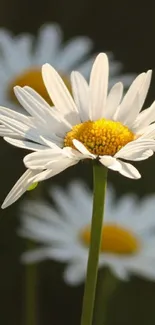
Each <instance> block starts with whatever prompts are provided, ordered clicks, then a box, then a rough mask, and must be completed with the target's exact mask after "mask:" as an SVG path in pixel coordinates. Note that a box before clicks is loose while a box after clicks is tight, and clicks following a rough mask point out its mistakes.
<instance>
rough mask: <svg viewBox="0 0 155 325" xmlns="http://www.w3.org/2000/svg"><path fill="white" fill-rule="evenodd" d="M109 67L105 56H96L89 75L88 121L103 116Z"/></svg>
mask: <svg viewBox="0 0 155 325" xmlns="http://www.w3.org/2000/svg"><path fill="white" fill-rule="evenodd" d="M108 76H109V65H108V59H107V56H106V54H104V53H101V54H99V55H98V56H97V58H96V60H95V62H94V64H93V67H92V71H91V75H90V103H89V105H90V108H89V110H90V113H89V115H90V119H91V120H97V119H99V118H101V117H102V116H104V109H105V104H106V99H107V91H108Z"/></svg>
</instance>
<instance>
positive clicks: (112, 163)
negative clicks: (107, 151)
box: [99, 156, 141, 179]
mask: <svg viewBox="0 0 155 325" xmlns="http://www.w3.org/2000/svg"><path fill="white" fill-rule="evenodd" d="M99 161H100V162H101V164H103V165H104V166H106V167H107V168H110V169H112V170H115V171H118V172H119V173H120V174H122V175H124V176H126V177H128V178H133V179H138V178H140V177H141V175H140V174H139V172H138V170H137V169H136V168H135V167H134V166H132V165H131V164H129V163H126V162H123V161H120V160H118V159H116V158H114V157H110V156H100V159H99Z"/></svg>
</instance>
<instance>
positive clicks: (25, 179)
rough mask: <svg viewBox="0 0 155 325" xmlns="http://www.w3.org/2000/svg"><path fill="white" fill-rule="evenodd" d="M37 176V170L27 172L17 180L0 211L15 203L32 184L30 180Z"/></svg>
mask: <svg viewBox="0 0 155 325" xmlns="http://www.w3.org/2000/svg"><path fill="white" fill-rule="evenodd" d="M37 174H38V171H37V170H34V171H32V170H29V169H28V170H27V171H26V172H25V173H24V174H23V175H22V176H21V178H20V179H19V180H18V182H17V183H16V184H15V185H14V187H13V188H12V190H11V191H10V192H9V194H8V195H7V197H6V199H5V201H4V202H3V204H2V209H4V208H6V207H8V206H9V205H11V204H12V203H14V202H15V201H17V200H18V199H19V198H20V197H21V196H22V194H23V193H24V192H25V191H26V190H27V189H28V187H29V186H30V185H31V184H32V182H31V178H32V177H34V176H35V175H37Z"/></svg>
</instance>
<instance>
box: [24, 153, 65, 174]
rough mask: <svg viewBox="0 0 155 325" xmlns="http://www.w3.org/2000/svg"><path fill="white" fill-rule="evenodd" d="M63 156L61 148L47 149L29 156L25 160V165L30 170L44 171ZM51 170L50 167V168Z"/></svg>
mask: <svg viewBox="0 0 155 325" xmlns="http://www.w3.org/2000/svg"><path fill="white" fill-rule="evenodd" d="M61 156H62V153H61V149H60V148H53V149H47V150H45V151H37V152H33V153H30V154H28V155H27V156H25V158H24V164H25V166H26V167H27V168H30V169H44V168H46V165H47V164H48V163H49V162H51V161H55V160H56V161H57V160H58V159H60V158H61ZM49 168H50V167H49Z"/></svg>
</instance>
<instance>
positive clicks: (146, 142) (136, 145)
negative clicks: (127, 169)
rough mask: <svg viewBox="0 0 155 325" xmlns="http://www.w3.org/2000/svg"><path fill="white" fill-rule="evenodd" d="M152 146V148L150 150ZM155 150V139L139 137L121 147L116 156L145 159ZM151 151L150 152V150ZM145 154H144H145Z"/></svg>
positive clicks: (127, 158)
mask: <svg viewBox="0 0 155 325" xmlns="http://www.w3.org/2000/svg"><path fill="white" fill-rule="evenodd" d="M148 148H150V150H148ZM151 149H152V150H155V141H154V140H152V139H145V138H144V139H140V138H139V139H138V140H135V141H132V142H129V143H128V144H127V145H126V146H124V147H123V148H122V149H120V150H119V151H118V152H117V153H116V155H115V158H122V159H126V160H143V159H144V157H145V153H146V156H147V154H148V156H149V154H150V156H151V155H152V153H153V151H152V150H151ZM148 151H149V152H148ZM143 154H144V156H143Z"/></svg>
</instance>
